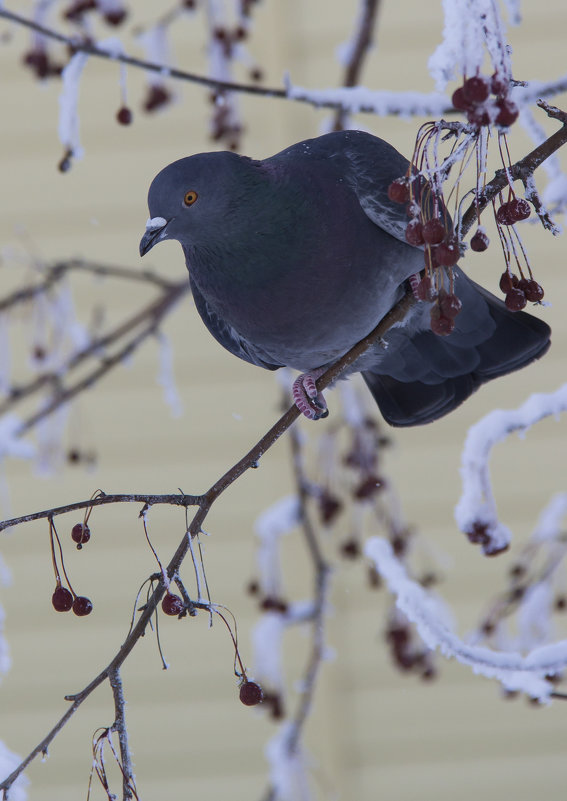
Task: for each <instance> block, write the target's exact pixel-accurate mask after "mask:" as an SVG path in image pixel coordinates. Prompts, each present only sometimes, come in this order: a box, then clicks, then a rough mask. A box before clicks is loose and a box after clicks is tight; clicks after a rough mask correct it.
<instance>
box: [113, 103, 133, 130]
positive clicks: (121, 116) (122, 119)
mask: <svg viewBox="0 0 567 801" xmlns="http://www.w3.org/2000/svg"><path fill="white" fill-rule="evenodd" d="M116 119H117V121H118V122H119V123H120V125H130V123H131V122H132V112H131V110H130V109H129V108H128V107H127V106H122V108H119V109H118V111H117V112H116Z"/></svg>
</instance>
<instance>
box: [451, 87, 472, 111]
mask: <svg viewBox="0 0 567 801" xmlns="http://www.w3.org/2000/svg"><path fill="white" fill-rule="evenodd" d="M451 103H452V104H453V106H454V107H455V108H456V109H457V111H468V110H469V108H470V103H469V102H468V100H467V99H466V97H465V93H464V91H463V87H462V86H459V88H458V89H455V91H454V92H453V95H452V97H451Z"/></svg>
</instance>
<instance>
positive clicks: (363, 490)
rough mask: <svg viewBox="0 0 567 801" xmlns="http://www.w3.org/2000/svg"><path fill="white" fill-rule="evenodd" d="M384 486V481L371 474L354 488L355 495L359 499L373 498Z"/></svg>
mask: <svg viewBox="0 0 567 801" xmlns="http://www.w3.org/2000/svg"><path fill="white" fill-rule="evenodd" d="M383 487H384V481H383V480H382V479H381V478H378V476H374V475H369V476H366V478H364V479H363V480H362V481H361V482H360V484H359V485H358V487H356V488H355V489H354V490H353V493H352V494H353V497H354V498H356V499H357V500H359V501H362V500H365V499H366V498H371V497H372V496H373V495H375V494H376V493H377V492H379V491H380V490H381V489H383Z"/></svg>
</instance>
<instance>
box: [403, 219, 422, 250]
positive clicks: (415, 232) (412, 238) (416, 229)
mask: <svg viewBox="0 0 567 801" xmlns="http://www.w3.org/2000/svg"><path fill="white" fill-rule="evenodd" d="M406 242H407V243H408V244H409V245H414V246H415V247H419V245H423V231H422V225H421V223H420V222H419V220H412V221H411V222H409V223H408V224H407V227H406Z"/></svg>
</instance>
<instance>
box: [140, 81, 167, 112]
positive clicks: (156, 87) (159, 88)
mask: <svg viewBox="0 0 567 801" xmlns="http://www.w3.org/2000/svg"><path fill="white" fill-rule="evenodd" d="M170 100H171V94H170V93H169V92H168V90H167V89H166V88H165V86H163V85H162V84H152V85H151V86H150V87H149V89H148V94H147V95H146V99H145V100H144V111H148V112H151V111H156V110H157V109H158V108H161V107H162V106H165V105H167V103H169V101H170Z"/></svg>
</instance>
